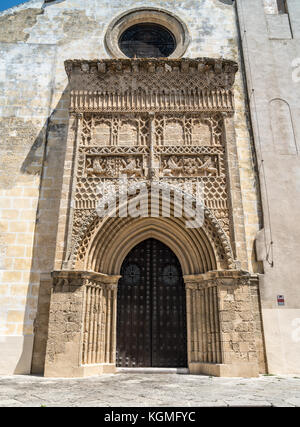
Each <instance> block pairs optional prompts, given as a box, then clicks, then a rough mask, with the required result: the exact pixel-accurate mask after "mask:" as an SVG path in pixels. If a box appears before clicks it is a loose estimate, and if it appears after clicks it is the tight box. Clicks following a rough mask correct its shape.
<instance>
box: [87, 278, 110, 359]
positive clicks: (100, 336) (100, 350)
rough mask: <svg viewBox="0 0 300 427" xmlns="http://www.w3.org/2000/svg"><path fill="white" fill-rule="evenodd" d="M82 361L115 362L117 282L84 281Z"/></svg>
mask: <svg viewBox="0 0 300 427" xmlns="http://www.w3.org/2000/svg"><path fill="white" fill-rule="evenodd" d="M84 286H85V304H84V315H83V340H82V363H83V364H90V363H114V362H115V348H116V331H115V319H116V301H117V299H116V297H117V296H116V292H117V285H116V284H111V283H103V282H102V281H101V278H100V280H99V279H97V278H89V279H86V280H85V283H84Z"/></svg>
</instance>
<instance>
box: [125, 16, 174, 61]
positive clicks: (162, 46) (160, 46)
mask: <svg viewBox="0 0 300 427" xmlns="http://www.w3.org/2000/svg"><path fill="white" fill-rule="evenodd" d="M119 47H120V49H121V51H122V52H123V53H124V55H126V56H127V57H128V58H164V57H168V56H170V55H171V54H172V53H173V52H174V50H175V49H176V40H175V37H174V35H173V34H172V33H171V32H170V31H169V30H168V29H167V28H165V27H163V26H162V25H158V24H151V23H149V24H148V23H145V24H137V25H133V26H132V27H129V28H127V30H125V31H124V33H123V34H122V35H121V37H120V39H119Z"/></svg>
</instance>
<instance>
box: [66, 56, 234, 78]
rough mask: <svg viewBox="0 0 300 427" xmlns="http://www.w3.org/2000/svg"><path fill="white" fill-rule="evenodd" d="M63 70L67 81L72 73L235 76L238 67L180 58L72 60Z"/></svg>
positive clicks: (224, 61) (221, 61) (222, 61)
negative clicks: (189, 73)
mask: <svg viewBox="0 0 300 427" xmlns="http://www.w3.org/2000/svg"><path fill="white" fill-rule="evenodd" d="M65 69H66V73H67V75H68V77H69V79H70V78H71V76H72V73H74V72H76V73H84V74H86V73H91V72H98V73H99V74H105V73H112V72H115V73H126V74H128V73H138V72H140V71H144V72H148V73H155V72H160V71H168V72H170V71H179V72H184V73H186V72H191V73H194V72H200V73H207V72H213V73H216V74H220V73H227V74H235V73H236V72H237V70H238V65H237V63H236V62H235V61H231V60H228V59H223V58H216V59H215V58H193V59H190V58H181V59H156V58H139V59H94V60H84V59H72V60H66V61H65Z"/></svg>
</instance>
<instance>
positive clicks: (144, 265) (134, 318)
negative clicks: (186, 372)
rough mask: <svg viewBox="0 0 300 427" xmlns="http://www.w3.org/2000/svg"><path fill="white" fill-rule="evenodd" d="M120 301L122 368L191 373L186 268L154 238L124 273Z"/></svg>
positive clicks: (118, 359) (126, 263)
mask: <svg viewBox="0 0 300 427" xmlns="http://www.w3.org/2000/svg"><path fill="white" fill-rule="evenodd" d="M121 276H122V277H121V279H120V281H119V286H118V297H117V307H118V310H117V311H118V312H117V352H116V356H117V357H116V365H117V366H119V367H177V368H178V367H187V332H186V297H185V285H184V281H183V276H182V270H181V266H180V263H179V261H178V259H177V257H176V255H175V254H174V253H173V252H172V250H171V249H170V248H169V247H168V246H166V245H165V244H163V243H162V242H160V241H159V240H156V239H153V238H150V239H146V240H144V241H142V242H141V243H139V244H138V245H137V246H135V247H134V248H133V249H132V250H131V251H130V252H129V253H128V255H127V256H126V258H125V260H124V261H123V264H122V267H121Z"/></svg>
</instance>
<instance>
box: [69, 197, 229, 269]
mask: <svg viewBox="0 0 300 427" xmlns="http://www.w3.org/2000/svg"><path fill="white" fill-rule="evenodd" d="M160 205H162V204H161V201H160ZM172 209H174V205H172ZM186 221H187V218H185V217H181V218H175V217H174V216H171V217H169V218H168V217H163V216H160V217H159V218H153V217H149V218H139V219H135V218H132V217H126V218H120V217H118V216H116V217H106V218H99V217H97V216H95V215H94V214H90V215H88V214H87V216H86V218H85V221H84V224H85V225H84V228H81V233H78V234H76V236H77V239H76V241H74V242H73V245H72V246H73V248H74V252H73V255H72V259H73V267H75V268H76V269H79V270H80V269H86V270H93V271H99V272H105V273H106V274H119V271H118V268H119V267H120V265H119V263H118V260H119V259H123V258H122V256H121V255H124V257H125V256H126V254H127V253H128V252H129V250H130V249H131V248H132V247H134V246H135V245H136V244H138V243H139V242H140V241H142V240H144V239H146V238H149V237H153V238H157V239H158V240H161V241H163V243H165V244H167V245H168V246H169V247H170V248H171V249H172V250H173V251H174V253H175V254H176V255H177V257H178V258H179V260H180V261H181V264H182V268H183V269H185V270H184V271H186V273H185V274H192V273H191V272H194V273H196V272H199V273H200V272H202V273H204V272H206V271H209V270H213V269H216V268H226V269H230V268H235V262H234V259H233V254H232V249H231V245H230V242H229V240H228V237H227V235H226V233H225V232H224V230H223V229H222V227H221V225H220V223H219V221H218V220H217V219H216V218H215V216H214V214H213V213H212V212H211V211H210V210H209V209H207V208H205V209H204V224H203V227H201V228H187V227H186ZM127 240H128V242H127ZM183 242H184V243H183ZM118 251H120V257H119V258H118V256H117V255H116V253H117V252H118ZM181 252H182V253H181ZM186 257H188V259H187V258H186ZM106 260H107V261H106ZM109 263H111V264H109Z"/></svg>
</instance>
